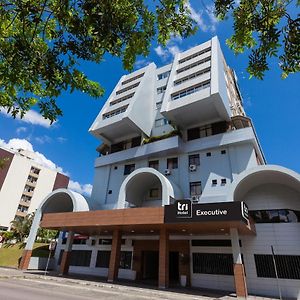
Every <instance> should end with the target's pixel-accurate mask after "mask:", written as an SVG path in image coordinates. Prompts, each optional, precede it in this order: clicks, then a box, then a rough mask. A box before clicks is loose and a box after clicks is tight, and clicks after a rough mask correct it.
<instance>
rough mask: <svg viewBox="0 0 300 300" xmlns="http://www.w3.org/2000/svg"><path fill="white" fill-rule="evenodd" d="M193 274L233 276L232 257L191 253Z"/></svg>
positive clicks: (218, 254)
mask: <svg viewBox="0 0 300 300" xmlns="http://www.w3.org/2000/svg"><path fill="white" fill-rule="evenodd" d="M193 273H202V274H218V275H233V256H232V254H223V253H193Z"/></svg>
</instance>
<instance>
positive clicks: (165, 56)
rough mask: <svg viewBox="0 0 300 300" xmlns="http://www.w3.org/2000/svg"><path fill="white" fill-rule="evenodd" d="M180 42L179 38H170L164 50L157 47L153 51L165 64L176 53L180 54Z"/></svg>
mask: <svg viewBox="0 0 300 300" xmlns="http://www.w3.org/2000/svg"><path fill="white" fill-rule="evenodd" d="M181 42H182V38H181V37H179V36H172V37H171V39H170V40H169V41H168V42H167V45H166V47H165V49H164V48H163V47H162V46H160V45H159V46H158V47H156V48H154V51H155V53H156V54H157V55H158V56H159V57H160V58H161V60H162V61H164V62H166V61H168V60H169V59H171V58H173V57H174V56H175V55H176V54H177V53H180V52H181V50H180V48H179V46H178V43H181Z"/></svg>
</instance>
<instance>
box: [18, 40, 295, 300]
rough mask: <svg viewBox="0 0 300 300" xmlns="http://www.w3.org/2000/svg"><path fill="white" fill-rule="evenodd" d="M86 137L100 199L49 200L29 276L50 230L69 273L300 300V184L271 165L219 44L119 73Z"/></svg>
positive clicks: (62, 196)
mask: <svg viewBox="0 0 300 300" xmlns="http://www.w3.org/2000/svg"><path fill="white" fill-rule="evenodd" d="M89 131H90V133H91V134H92V135H93V136H94V137H95V138H97V139H99V141H101V142H102V143H101V144H100V146H99V147H98V148H97V151H98V152H99V157H97V158H96V160H95V176H94V184H93V191H92V194H91V198H90V199H85V198H84V197H83V196H82V195H79V194H77V193H75V192H71V191H69V190H67V189H59V190H57V191H54V192H53V193H51V194H49V195H48V196H47V197H46V198H45V199H44V201H43V203H42V204H41V205H40V207H39V209H38V213H37V214H36V218H35V220H34V224H33V226H32V229H31V234H30V237H29V240H28V243H27V246H26V248H25V251H24V254H23V259H22V262H21V266H20V267H21V268H23V269H26V268H27V267H28V264H29V261H30V257H31V250H32V245H33V241H34V238H35V234H36V231H37V228H38V226H42V227H44V228H51V229H59V230H61V231H62V232H64V233H61V235H60V238H59V242H58V245H57V248H56V256H55V257H56V263H57V268H58V270H60V272H61V273H62V274H67V273H68V272H70V273H81V274H92V275H96V276H99V277H107V279H108V281H110V282H112V281H114V280H117V279H118V278H120V279H128V280H137V281H139V280H142V281H150V282H154V283H155V284H157V286H158V287H160V288H167V287H168V286H170V285H176V284H179V283H181V284H182V285H187V286H191V287H199V288H212V289H219V290H223V291H224V290H225V291H229V292H236V295H237V296H238V297H241V298H246V297H247V295H248V293H249V294H257V295H268V296H278V293H279V291H278V286H279V287H280V290H281V293H282V295H283V296H285V297H293V298H298V299H300V255H299V253H300V235H299V230H300V222H299V221H300V176H299V174H297V173H295V172H293V171H291V170H289V169H286V168H284V167H280V166H275V165H268V164H266V161H265V158H264V154H263V152H262V149H261V146H260V143H259V140H258V138H257V135H256V132H255V129H254V126H253V124H252V122H251V119H250V118H248V117H247V116H246V114H245V111H244V109H243V101H242V96H241V93H240V90H239V87H238V83H237V77H236V74H235V72H234V71H233V70H232V69H231V68H230V67H229V66H228V65H227V64H226V61H225V59H224V56H223V54H222V51H221V48H220V45H219V42H218V39H217V38H216V37H214V38H212V39H211V40H209V41H207V42H205V43H203V44H201V45H199V46H196V47H194V48H192V49H190V50H187V51H185V52H182V53H179V54H177V55H176V56H175V57H174V60H173V62H172V63H171V64H169V65H166V66H163V67H161V68H158V67H156V65H155V64H154V63H151V64H149V65H148V66H146V67H144V68H142V69H140V70H137V71H135V72H133V73H131V74H129V75H125V76H122V77H121V78H120V80H119V82H118V83H117V84H116V86H115V88H114V90H113V91H112V93H111V95H110V96H109V98H108V99H107V101H106V103H105V105H104V106H103V108H102V109H101V111H100V113H99V115H98V116H97V118H96V119H95V121H94V123H93V124H92V126H91V128H90V130H89ZM65 232H67V234H66V233H65ZM76 234H77V235H76ZM78 234H80V236H78ZM276 276H277V277H278V279H276Z"/></svg>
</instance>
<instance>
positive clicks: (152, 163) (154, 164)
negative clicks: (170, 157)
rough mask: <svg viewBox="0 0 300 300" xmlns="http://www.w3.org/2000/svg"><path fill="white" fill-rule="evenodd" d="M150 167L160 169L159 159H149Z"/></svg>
mask: <svg viewBox="0 0 300 300" xmlns="http://www.w3.org/2000/svg"><path fill="white" fill-rule="evenodd" d="M149 168H153V169H155V170H158V168H159V161H158V160H150V161H149Z"/></svg>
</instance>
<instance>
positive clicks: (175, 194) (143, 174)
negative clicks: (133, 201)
mask: <svg viewBox="0 0 300 300" xmlns="http://www.w3.org/2000/svg"><path fill="white" fill-rule="evenodd" d="M150 177H152V178H156V179H157V180H159V182H160V183H161V186H162V206H164V205H168V204H170V197H172V198H175V199H181V198H182V192H181V190H180V189H179V187H178V186H177V185H176V184H174V183H173V182H171V181H170V180H169V179H168V178H167V177H166V176H164V175H163V174H161V173H160V172H158V171H157V170H155V169H154V168H140V169H137V170H135V171H133V172H132V173H131V174H130V175H128V176H127V178H126V179H125V180H124V181H123V183H122V185H121V188H120V191H119V197H118V208H125V207H126V193H127V188H128V186H130V184H131V183H133V182H134V181H135V180H137V179H139V180H140V181H141V180H145V181H144V182H146V181H147V179H149V178H150Z"/></svg>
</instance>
